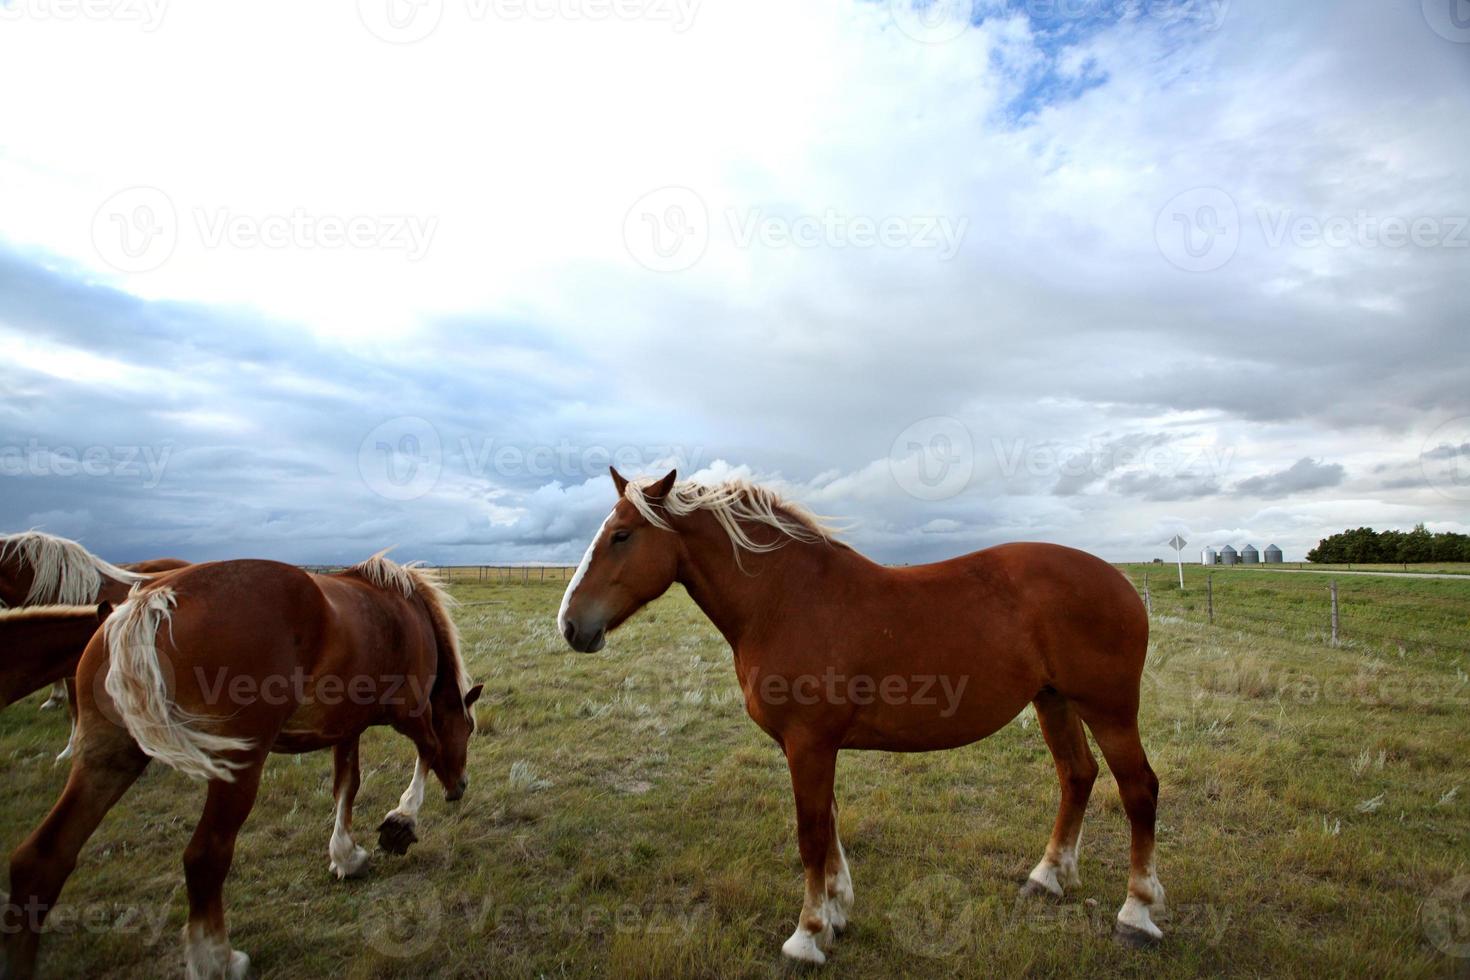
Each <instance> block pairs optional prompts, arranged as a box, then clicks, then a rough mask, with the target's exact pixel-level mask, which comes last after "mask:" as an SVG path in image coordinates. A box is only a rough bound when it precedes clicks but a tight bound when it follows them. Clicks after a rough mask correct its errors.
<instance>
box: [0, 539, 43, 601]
mask: <svg viewBox="0 0 1470 980" xmlns="http://www.w3.org/2000/svg"><path fill="white" fill-rule="evenodd" d="M14 544H15V542H14V541H13V540H7V539H5V538H0V607H7V606H11V607H14V606H24V605H25V604H26V598H27V597H28V596H29V595H30V593H31V583H32V582H34V581H35V573H34V572H32V571H31V566H30V563H29V562H27V561H26V560H25V556H24V554H23V553H22V552H21V550H20V549H19V548H17V547H14Z"/></svg>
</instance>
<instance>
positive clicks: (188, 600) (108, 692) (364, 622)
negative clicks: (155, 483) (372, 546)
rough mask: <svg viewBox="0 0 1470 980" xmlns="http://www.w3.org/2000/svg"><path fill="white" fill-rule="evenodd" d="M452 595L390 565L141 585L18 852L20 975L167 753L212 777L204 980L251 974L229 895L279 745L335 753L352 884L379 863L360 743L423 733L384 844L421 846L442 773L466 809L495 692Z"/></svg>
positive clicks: (200, 961) (200, 953) (103, 647)
mask: <svg viewBox="0 0 1470 980" xmlns="http://www.w3.org/2000/svg"><path fill="white" fill-rule="evenodd" d="M448 601H449V600H448V597H447V596H446V595H444V593H443V592H441V590H440V589H439V587H438V586H437V585H435V584H434V582H433V581H431V580H430V578H429V577H428V575H427V574H426V573H424V572H422V571H419V570H418V569H415V568H412V567H406V566H402V565H397V564H394V563H393V562H391V561H388V560H387V559H385V558H383V557H382V556H381V555H377V556H374V557H373V558H371V559H369V560H368V561H366V562H363V563H362V564H360V565H357V566H354V567H352V568H349V569H347V570H346V571H345V572H341V573H338V574H335V575H312V574H308V573H307V572H304V571H302V570H301V569H299V568H296V567H294V566H292V565H283V564H280V563H277V562H270V561H225V562H209V563H205V564H200V565H194V566H191V567H189V568H185V569H181V570H179V571H176V572H171V573H168V574H167V575H166V576H163V577H161V578H160V579H158V580H156V581H154V582H151V583H148V584H145V585H141V586H139V587H138V588H137V589H136V590H135V591H134V592H133V593H132V595H131V596H130V597H129V598H128V600H127V601H126V602H124V603H123V604H122V605H121V606H119V607H118V608H117V610H116V612H114V613H113V614H112V616H110V617H109V618H108V619H107V622H106V624H105V625H104V626H103V629H102V630H101V631H100V632H99V633H98V634H97V635H95V636H93V638H92V640H91V642H90V643H89V644H88V645H87V649H86V652H85V653H84V654H83V655H82V660H81V664H80V666H79V667H78V670H77V687H78V690H79V692H80V706H81V719H80V722H79V724H78V736H77V742H78V748H77V757H76V759H75V760H74V762H73V763H72V769H71V775H70V777H69V778H68V780H67V783H66V788H65V790H63V792H62V794H61V798H60V799H59V800H58V801H57V802H56V805H55V806H54V807H52V809H51V812H50V814H48V815H47V817H46V819H45V820H44V821H43V822H42V823H41V825H40V826H39V827H37V828H36V830H35V831H34V832H33V833H32V834H31V835H30V836H29V837H28V838H26V840H25V842H24V843H22V844H21V845H20V847H18V848H16V850H15V853H14V854H12V855H11V859H10V901H9V903H8V904H7V905H6V906H5V912H4V922H3V926H4V929H3V931H4V933H5V953H6V961H7V963H8V965H9V969H10V973H11V976H12V977H13V978H16V980H19V978H28V977H31V976H32V975H33V974H34V971H35V961H36V952H37V946H38V944H39V941H40V935H41V928H42V925H43V923H44V921H45V918H46V914H47V913H48V912H49V911H50V909H51V908H52V906H53V905H54V904H55V902H56V898H57V895H58V894H59V893H60V891H61V888H62V885H63V884H65V882H66V879H67V877H68V876H69V875H70V874H71V871H72V868H73V867H74V866H75V864H76V859H77V853H78V852H79V851H80V850H81V848H82V846H83V845H84V844H85V843H86V841H87V839H88V838H89V837H90V836H91V835H92V832H93V831H94V830H95V829H96V828H97V825H98V823H100V822H101V820H102V818H103V817H104V816H105V815H106V814H107V811H108V810H109V809H111V808H112V806H113V805H114V804H115V803H116V802H117V801H118V799H119V798H120V797H121V796H122V795H123V793H125V792H126V791H127V789H128V787H129V786H131V785H132V783H133V781H134V780H135V779H137V778H138V776H139V774H140V773H142V771H143V769H144V768H145V767H146V766H147V765H148V761H149V759H150V758H156V759H158V760H159V761H160V762H163V763H164V764H165V765H168V766H172V767H173V768H175V769H178V770H179V771H181V772H183V773H185V774H187V775H189V776H192V777H195V778H197V779H201V780H206V781H207V782H208V784H209V789H208V794H207V798H206V800H205V803H204V812H203V815H202V816H201V817H200V820H199V824H198V826H197V827H196V828H195V831H194V836H193V839H192V840H190V842H189V845H188V847H187V848H186V849H185V851H184V877H185V881H186V884H187V886H188V894H189V921H188V925H187V926H186V927H185V930H184V944H185V953H186V958H185V962H186V971H187V974H188V976H189V977H190V978H191V980H195V978H211V980H212V978H220V977H229V978H238V977H242V976H244V975H245V973H246V971H247V970H248V968H249V959H248V957H246V956H245V954H244V953H241V952H239V951H236V950H232V949H231V948H230V943H229V937H228V932H227V931H226V928H225V913H224V900H223V895H222V890H223V885H224V880H225V877H226V875H227V874H228V873H229V870H230V863H231V861H232V859H233V856H234V850H235V837H236V835H237V834H238V833H239V831H240V827H241V825H243V824H244V822H245V818H246V817H247V816H248V815H249V813H250V810H251V808H252V807H253V806H254V803H255V794H256V790H257V789H258V788H259V785H260V778H261V771H262V768H263V766H264V763H265V758H266V756H267V754H269V753H270V752H272V751H275V752H290V753H299V752H308V751H313V750H316V749H323V748H327V747H332V748H333V749H334V753H335V754H334V758H333V768H334V774H333V783H332V786H333V796H334V798H335V816H336V820H335V827H334V829H333V832H332V837H331V840H330V843H329V845H328V856H329V858H330V868H331V870H332V872H333V873H335V874H336V875H337V876H338V877H339V878H342V877H347V876H349V875H353V874H356V873H357V872H359V871H360V870H362V868H363V867H364V865H365V864H366V862H367V852H366V851H365V850H364V849H363V848H361V847H359V846H357V844H355V843H354V841H353V839H352V836H351V832H350V831H351V827H352V802H353V799H354V797H355V796H356V794H357V788H358V783H359V779H360V776H359V769H358V740H359V738H360V736H361V734H362V732H363V731H364V730H366V729H367V728H369V727H371V726H374V725H391V726H392V727H393V728H394V729H395V730H397V731H398V732H400V733H402V734H403V735H406V736H407V737H408V738H409V739H410V740H412V741H413V743H414V745H415V747H416V748H417V750H418V762H417V764H416V766H415V769H414V778H413V782H412V783H411V784H410V785H409V787H408V789H407V790H406V791H405V792H404V794H403V797H402V799H401V800H400V801H399V805H398V807H397V808H396V809H395V810H393V811H392V812H391V813H389V814H388V817H387V818H386V819H385V820H384V822H383V824H382V826H381V827H380V828H379V844H380V846H382V847H384V848H385V849H388V850H392V851H396V852H397V853H403V852H404V851H405V850H407V848H408V846H409V845H410V844H412V843H413V842H414V841H415V840H417V839H418V838H417V836H416V834H415V827H416V823H417V816H418V810H419V807H420V806H421V805H422V803H423V798H424V788H425V780H426V778H427V776H428V775H429V774H430V773H432V774H433V775H434V776H435V777H437V778H438V780H439V782H440V783H441V784H443V786H444V789H445V797H446V799H448V800H450V801H454V800H457V799H459V798H460V796H461V795H463V793H464V789H465V785H466V782H467V779H466V776H465V761H466V754H467V751H468V744H469V738H470V735H471V733H472V732H473V731H474V724H475V722H474V715H473V712H472V706H473V705H474V703H475V700H476V698H478V697H479V695H480V688H479V687H474V688H471V687H470V686H469V683H468V681H467V679H466V677H465V672H464V664H463V661H462V660H461V659H460V651H459V637H458V633H457V632H456V630H455V626H454V622H453V620H452V619H451V618H450V616H449V613H448V610H447V603H448Z"/></svg>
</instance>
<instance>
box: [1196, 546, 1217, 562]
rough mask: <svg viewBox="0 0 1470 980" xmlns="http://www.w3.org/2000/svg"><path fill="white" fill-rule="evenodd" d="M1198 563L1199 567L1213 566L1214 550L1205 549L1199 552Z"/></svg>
mask: <svg viewBox="0 0 1470 980" xmlns="http://www.w3.org/2000/svg"><path fill="white" fill-rule="evenodd" d="M1199 563H1200V564H1201V565H1213V564H1215V549H1214V548H1206V549H1205V550H1204V551H1201V552H1200V553H1199Z"/></svg>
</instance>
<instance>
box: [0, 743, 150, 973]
mask: <svg viewBox="0 0 1470 980" xmlns="http://www.w3.org/2000/svg"><path fill="white" fill-rule="evenodd" d="M102 725H103V726H104V728H105V729H107V730H105V731H102V732H98V733H95V734H93V735H92V736H91V737H90V738H88V739H87V740H86V742H85V744H84V746H83V749H82V753H81V755H80V756H79V758H78V759H77V761H76V762H75V763H73V765H72V769H71V774H70V776H68V777H67V781H66V788H65V789H64V790H63V791H62V793H61V798H60V799H58V800H57V801H56V805H55V806H53V807H52V808H51V812H50V813H49V814H47V815H46V819H45V820H43V821H42V822H41V825H40V826H39V827H37V828H36V829H35V831H33V832H32V833H31V835H30V836H29V837H27V838H26V839H25V842H24V843H23V844H21V845H20V847H18V848H16V849H15V852H14V853H13V854H12V855H11V856H10V901H9V902H8V903H6V905H5V915H4V933H5V959H6V963H7V964H8V968H9V971H10V972H9V974H8V976H9V977H11V978H12V980H20V978H25V977H30V976H31V975H32V974H33V973H34V972H35V964H36V951H37V946H38V944H39V942H40V938H41V936H40V933H41V926H42V924H43V923H44V922H45V920H46V915H47V913H48V912H50V911H51V907H52V906H53V905H54V904H55V903H56V897H57V896H58V895H59V894H61V888H62V886H63V885H64V884H66V879H67V878H68V877H70V876H71V873H72V869H74V868H75V867H76V863H77V854H78V852H80V851H81V849H82V846H83V845H84V844H86V843H87V839H88V838H89V837H91V836H92V832H93V831H95V830H96V829H97V825H98V824H100V823H101V822H102V818H103V817H104V816H106V815H107V811H108V810H110V809H112V807H113V805H114V804H115V803H117V801H118V800H119V799H121V798H122V795H123V794H124V793H126V792H127V790H128V787H129V786H131V785H133V781H134V780H136V779H137V778H138V775H139V773H141V772H142V771H143V770H144V769H145V768H147V766H148V757H147V756H146V755H144V754H143V752H142V750H141V749H139V748H138V746H137V744H136V743H134V742H133V740H132V739H131V738H130V737H128V734H127V733H126V732H125V731H123V730H122V729H121V728H112V727H111V726H108V725H107V723H106V722H102Z"/></svg>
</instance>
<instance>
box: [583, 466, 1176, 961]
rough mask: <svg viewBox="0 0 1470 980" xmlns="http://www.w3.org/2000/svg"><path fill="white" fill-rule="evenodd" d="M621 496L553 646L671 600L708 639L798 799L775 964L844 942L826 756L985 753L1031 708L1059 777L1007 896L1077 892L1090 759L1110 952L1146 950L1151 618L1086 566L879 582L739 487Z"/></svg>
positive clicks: (1000, 560) (788, 509) (1131, 596)
mask: <svg viewBox="0 0 1470 980" xmlns="http://www.w3.org/2000/svg"><path fill="white" fill-rule="evenodd" d="M675 476H676V474H675V473H672V472H671V473H669V474H668V475H667V476H666V477H664V478H663V479H661V480H659V481H657V482H642V483H629V482H628V481H627V480H624V479H623V478H622V477H621V476H620V475H618V473H617V472H616V471H613V480H614V482H615V484H616V486H617V491H618V497H619V499H618V502H617V504H616V506H614V508H613V510H612V513H610V514H609V515H608V517H607V519H606V520H605V521H604V522H603V525H602V527H601V529H600V530H599V531H598V532H597V535H596V536H595V537H594V538H593V540H592V543H591V545H590V546H589V547H588V548H587V554H586V555H585V556H584V557H583V559H582V563H581V565H580V566H579V567H578V568H577V571H576V573H575V575H574V576H573V577H572V580H571V582H570V583H568V585H567V590H566V594H565V596H564V597H563V599H562V604H561V610H560V612H559V613H558V614H557V626H558V629H559V630H560V631H561V633H562V635H563V636H564V637H565V638H566V640H567V642H568V643H569V644H570V645H571V646H572V648H573V649H575V650H579V651H594V650H598V649H601V647H602V645H603V642H604V638H605V636H606V634H607V633H608V632H610V631H612V630H614V629H616V628H617V627H618V625H619V624H620V623H622V622H623V621H625V620H626V619H627V618H628V617H629V616H631V615H633V613H634V612H636V611H637V610H638V609H639V608H640V607H642V606H643V605H645V604H646V603H648V602H650V601H652V600H653V599H655V598H657V597H658V596H660V595H661V594H663V592H664V591H665V590H666V589H667V588H668V587H669V586H670V585H671V584H672V583H674V582H679V583H681V584H682V585H683V586H684V587H685V589H686V590H688V592H689V595H690V597H691V598H692V599H693V600H694V601H695V603H696V604H698V606H699V608H700V609H701V610H703V611H704V613H705V615H706V616H708V617H709V619H710V621H711V622H713V623H714V625H715V627H716V628H718V629H719V631H720V632H721V633H723V634H724V636H725V639H726V640H728V641H729V643H730V646H731V648H732V649H733V651H734V654H735V671H736V674H737V676H738V678H739V681H740V686H741V689H742V690H743V692H744V695H745V707H746V710H747V711H748V712H749V714H750V716H751V718H752V719H753V720H754V721H755V723H756V724H757V725H759V726H760V727H761V728H762V729H764V730H765V731H766V732H767V733H768V734H769V735H770V736H771V737H772V738H774V739H775V740H776V742H777V743H778V744H779V745H780V746H781V748H782V750H783V751H784V753H785V755H786V762H787V765H788V767H789V768H790V770H791V784H792V788H793V790H794V792H795V796H796V822H797V836H798V842H799V845H800V851H801V861H802V865H803V867H804V869H805V877H806V891H805V897H804V900H803V902H802V907H801V915H800V917H799V918H798V920H797V926H796V931H795V932H794V933H793V934H792V936H791V938H790V939H788V940H787V941H786V943H785V944H784V945H783V946H782V947H781V949H782V952H784V953H785V954H786V955H787V956H789V957H792V958H793V959H797V960H805V961H809V962H813V963H823V962H825V961H826V953H825V950H826V949H827V948H829V947H830V945H831V942H832V939H833V937H834V935H835V932H837V931H840V930H842V929H843V928H845V927H846V925H847V919H848V914H849V911H850V909H851V906H852V901H853V891H852V877H851V874H850V873H849V870H848V864H847V858H846V855H845V854H844V852H843V849H842V844H841V842H840V841H839V840H838V837H837V807H836V803H835V801H834V799H833V781H834V774H835V770H836V763H837V752H838V750H839V749H883V750H888V751H895V752H923V751H929V750H933V749H949V748H955V747H957V746H961V745H965V744H968V743H970V742H974V741H977V740H979V739H982V738H985V737H986V736H987V735H991V734H993V733H994V732H996V731H998V730H999V729H1000V728H1002V727H1003V726H1004V725H1006V724H1007V723H1008V722H1010V721H1011V719H1013V718H1014V717H1015V716H1016V715H1017V714H1018V713H1019V712H1020V711H1021V710H1022V709H1024V708H1025V706H1026V705H1027V703H1028V702H1029V703H1030V704H1032V705H1034V706H1035V708H1036V716H1037V719H1038V720H1039V721H1040V723H1041V732H1042V735H1043V737H1044V738H1045V740H1046V744H1047V747H1048V748H1049V749H1050V750H1051V753H1052V756H1053V758H1054V759H1055V761H1056V769H1057V776H1058V777H1059V779H1060V782H1061V807H1060V809H1059V811H1058V813H1057V819H1056V823H1055V825H1054V827H1053V828H1052V833H1051V840H1050V842H1049V843H1048V844H1047V847H1046V853H1045V856H1044V857H1043V858H1042V860H1041V863H1039V864H1038V865H1037V866H1036V869H1035V870H1034V871H1032V872H1031V875H1030V877H1029V878H1028V880H1027V882H1026V884H1025V886H1024V887H1023V889H1022V891H1023V894H1028V895H1040V894H1047V895H1052V896H1057V897H1060V896H1061V895H1062V894H1063V892H1064V891H1065V890H1066V889H1068V888H1071V887H1074V886H1076V885H1077V884H1078V883H1079V878H1078V876H1077V845H1078V838H1079V835H1080V833H1081V830H1082V818H1083V814H1084V812H1085V810H1086V808H1087V799H1088V795H1089V793H1090V792H1091V790H1092V784H1093V779H1094V777H1095V776H1096V775H1097V768H1098V767H1097V763H1096V761H1094V759H1093V757H1092V753H1091V751H1090V750H1089V749H1088V745H1087V734H1086V732H1085V731H1084V729H1083V725H1084V724H1085V725H1086V726H1087V728H1088V729H1091V731H1092V734H1093V737H1094V738H1095V739H1096V740H1097V743H1098V746H1099V748H1101V749H1102V753H1103V757H1104V758H1105V759H1106V760H1107V763H1108V766H1109V768H1111V769H1112V771H1113V775H1114V776H1115V777H1117V781H1118V790H1119V793H1120V795H1121V796H1122V798H1123V808H1124V810H1125V811H1126V812H1127V815H1128V820H1129V823H1130V825H1131V827H1132V847H1131V854H1130V871H1129V877H1128V895H1127V900H1126V901H1125V902H1124V904H1123V907H1122V910H1121V911H1120V912H1119V913H1118V924H1117V930H1118V935H1119V938H1120V939H1123V940H1125V941H1128V942H1133V943H1145V942H1150V941H1154V940H1157V939H1159V938H1161V937H1162V935H1163V934H1162V933H1161V932H1160V931H1159V928H1158V927H1157V926H1156V925H1155V924H1154V922H1153V919H1152V916H1151V914H1150V913H1151V911H1157V910H1159V908H1160V907H1161V906H1162V903H1163V900H1164V890H1163V888H1162V887H1160V885H1159V882H1158V878H1157V877H1156V876H1155V874H1154V811H1155V807H1156V805H1157V802H1158V788H1159V784H1158V780H1157V779H1156V778H1155V776H1154V773H1153V770H1152V769H1150V768H1149V764H1148V759H1147V757H1146V756H1145V754H1144V751H1143V745H1142V744H1141V743H1140V741H1139V737H1138V699H1139V678H1140V676H1141V674H1142V671H1143V662H1144V656H1145V654H1146V652H1147V648H1148V618H1147V615H1146V613H1145V611H1144V608H1143V604H1142V602H1141V601H1140V600H1139V597H1138V594H1137V592H1136V591H1135V590H1134V588H1133V586H1132V585H1131V584H1129V582H1128V580H1127V579H1126V578H1124V577H1123V576H1122V575H1121V574H1119V573H1118V571H1117V570H1116V569H1114V568H1113V567H1112V566H1110V565H1108V564H1107V563H1105V562H1103V561H1102V560H1100V559H1098V558H1094V557H1093V556H1091V555H1088V554H1084V553H1083V552H1080V551H1074V550H1072V549H1070V548H1063V547H1059V546H1056V545H1050V544H1008V545H1001V546H999V547H995V548H989V549H987V550H985V551H979V552H976V553H974V554H971V555H966V556H964V557H961V558H954V559H951V560H949V561H944V562H939V563H937V564H933V565H920V566H914V567H904V568H887V567H884V566H882V565H879V564H876V563H875V562H872V561H870V560H868V559H867V558H864V557H863V556H862V555H860V554H858V553H857V552H856V551H854V550H852V549H851V548H849V547H848V546H846V545H844V544H842V543H840V542H838V541H837V540H835V538H834V537H833V531H832V529H830V528H829V527H827V526H825V525H823V524H822V523H821V522H819V521H818V520H817V519H816V518H814V517H812V516H811V515H810V514H808V513H807V512H806V511H804V510H802V509H801V508H799V507H797V506H795V505H793V504H789V503H785V502H783V501H782V500H780V499H779V498H778V497H777V496H776V495H775V494H774V493H772V492H771V491H769V490H766V489H764V488H761V487H757V486H752V485H749V484H746V483H743V482H729V483H724V484H719V485H715V486H701V485H698V484H694V483H687V482H686V483H676V482H675Z"/></svg>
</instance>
